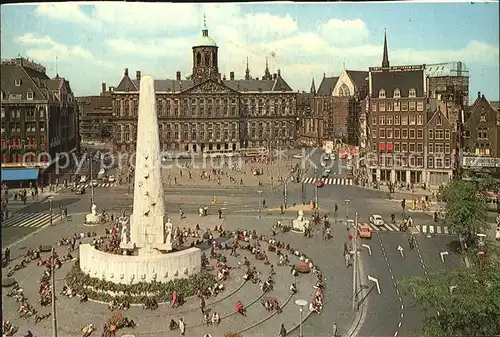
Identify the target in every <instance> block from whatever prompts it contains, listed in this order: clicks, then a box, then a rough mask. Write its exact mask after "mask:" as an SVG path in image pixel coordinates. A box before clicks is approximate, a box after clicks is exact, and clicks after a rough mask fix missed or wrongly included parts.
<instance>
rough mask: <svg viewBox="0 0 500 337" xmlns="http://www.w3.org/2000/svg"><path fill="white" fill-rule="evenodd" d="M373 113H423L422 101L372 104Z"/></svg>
mask: <svg viewBox="0 0 500 337" xmlns="http://www.w3.org/2000/svg"><path fill="white" fill-rule="evenodd" d="M375 111H382V112H384V111H424V102H423V101H417V102H415V101H402V102H400V101H395V102H378V103H377V102H373V103H372V112H375Z"/></svg>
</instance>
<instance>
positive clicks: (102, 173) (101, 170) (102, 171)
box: [97, 168, 106, 175]
mask: <svg viewBox="0 0 500 337" xmlns="http://www.w3.org/2000/svg"><path fill="white" fill-rule="evenodd" d="M104 173H106V170H105V169H104V168H102V169H100V170H99V173H97V174H98V175H104Z"/></svg>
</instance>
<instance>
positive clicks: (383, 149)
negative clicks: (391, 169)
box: [379, 143, 385, 151]
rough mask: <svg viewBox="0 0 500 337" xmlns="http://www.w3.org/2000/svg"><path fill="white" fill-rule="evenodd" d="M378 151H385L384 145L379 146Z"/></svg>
mask: <svg viewBox="0 0 500 337" xmlns="http://www.w3.org/2000/svg"><path fill="white" fill-rule="evenodd" d="M379 151H385V143H380V144H379Z"/></svg>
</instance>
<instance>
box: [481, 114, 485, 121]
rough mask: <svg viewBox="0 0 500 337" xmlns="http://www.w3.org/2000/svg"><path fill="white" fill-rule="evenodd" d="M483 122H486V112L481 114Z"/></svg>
mask: <svg viewBox="0 0 500 337" xmlns="http://www.w3.org/2000/svg"><path fill="white" fill-rule="evenodd" d="M481 122H486V115H485V114H484V113H483V114H481Z"/></svg>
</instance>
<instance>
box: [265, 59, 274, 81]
mask: <svg viewBox="0 0 500 337" xmlns="http://www.w3.org/2000/svg"><path fill="white" fill-rule="evenodd" d="M263 79H264V80H272V79H273V76H272V75H271V72H270V71H269V61H268V59H267V56H266V71H265V72H264V78H263Z"/></svg>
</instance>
